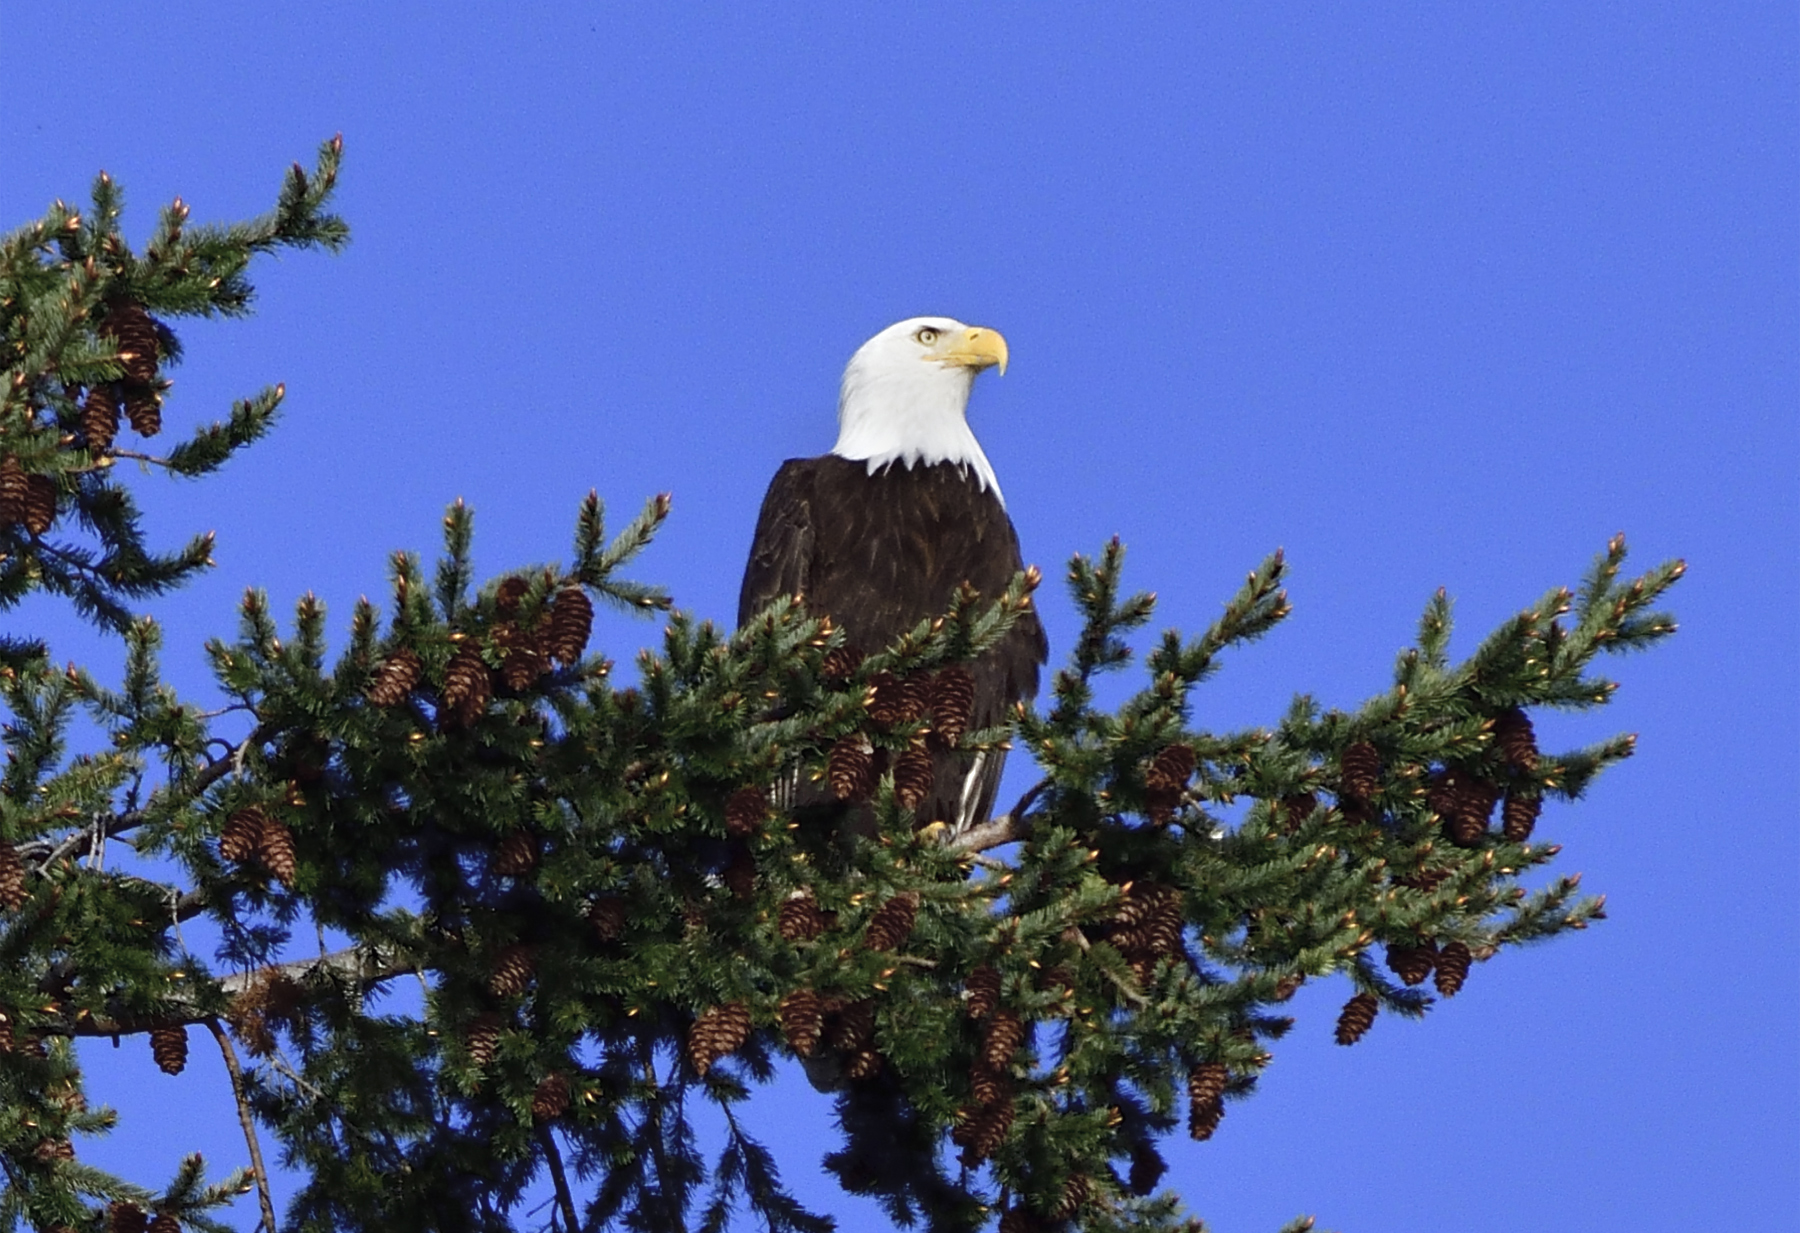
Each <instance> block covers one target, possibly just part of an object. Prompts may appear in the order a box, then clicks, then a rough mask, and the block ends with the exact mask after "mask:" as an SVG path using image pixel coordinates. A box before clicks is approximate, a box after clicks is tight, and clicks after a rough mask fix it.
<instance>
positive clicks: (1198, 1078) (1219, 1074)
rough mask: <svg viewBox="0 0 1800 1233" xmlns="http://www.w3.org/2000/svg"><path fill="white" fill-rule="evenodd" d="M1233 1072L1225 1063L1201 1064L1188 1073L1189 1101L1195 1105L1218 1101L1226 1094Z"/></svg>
mask: <svg viewBox="0 0 1800 1233" xmlns="http://www.w3.org/2000/svg"><path fill="white" fill-rule="evenodd" d="M1230 1079H1231V1071H1230V1070H1229V1069H1227V1068H1226V1066H1225V1063H1223V1062H1201V1063H1200V1064H1199V1065H1197V1066H1195V1067H1194V1068H1193V1069H1192V1070H1190V1071H1188V1099H1189V1100H1191V1101H1193V1102H1194V1103H1195V1104H1204V1103H1205V1102H1206V1101H1209V1100H1217V1099H1219V1098H1220V1097H1221V1096H1223V1095H1224V1094H1225V1084H1226V1083H1227V1082H1229V1081H1230Z"/></svg>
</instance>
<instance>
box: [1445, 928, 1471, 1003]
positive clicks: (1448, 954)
mask: <svg viewBox="0 0 1800 1233" xmlns="http://www.w3.org/2000/svg"><path fill="white" fill-rule="evenodd" d="M1474 957H1475V956H1474V955H1473V954H1471V953H1470V951H1469V948H1468V947H1467V946H1466V945H1464V944H1463V943H1461V942H1447V943H1445V944H1444V949H1443V950H1441V951H1439V952H1438V957H1437V991H1438V992H1439V993H1441V994H1443V995H1444V996H1445V997H1447V998H1453V997H1455V996H1456V994H1457V991H1458V990H1460V989H1461V988H1462V987H1463V982H1464V981H1466V980H1468V979H1469V964H1470V962H1471V961H1472V960H1473V959H1474Z"/></svg>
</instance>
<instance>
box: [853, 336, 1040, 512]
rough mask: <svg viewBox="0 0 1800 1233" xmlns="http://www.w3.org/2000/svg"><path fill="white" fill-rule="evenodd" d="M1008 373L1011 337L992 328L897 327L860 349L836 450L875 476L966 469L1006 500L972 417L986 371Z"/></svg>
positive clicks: (980, 482) (981, 483) (856, 356)
mask: <svg viewBox="0 0 1800 1233" xmlns="http://www.w3.org/2000/svg"><path fill="white" fill-rule="evenodd" d="M995 366H998V367H999V369H1000V371H1001V372H1005V371H1006V340H1005V339H1004V338H1002V337H1000V333H999V331H997V330H990V329H988V328H987V327H986V326H980V325H964V324H963V323H962V322H960V321H952V320H951V319H950V318H948V317H912V318H909V319H908V320H905V321H901V322H897V323H896V324H894V325H890V326H888V328H887V329H885V330H883V331H881V333H879V334H877V335H875V337H873V338H871V339H870V340H869V341H868V342H866V343H864V344H863V345H862V346H860V347H858V348H857V349H856V354H855V355H853V356H851V357H850V363H849V364H848V365H847V366H846V367H845V368H844V384H843V386H842V387H841V388H840V389H839V391H838V439H837V444H836V445H835V446H833V447H832V450H831V452H832V453H834V454H836V455H837V456H838V457H839V458H850V459H855V460H857V461H866V462H867V463H868V466H869V474H870V475H873V474H875V472H876V471H878V470H880V469H881V468H882V467H884V466H886V465H887V464H889V463H893V462H903V463H905V464H906V466H907V469H908V470H911V469H912V467H913V466H914V465H915V464H917V463H926V464H927V465H929V464H931V463H938V462H948V463H954V464H956V465H957V466H960V467H966V468H968V469H969V470H970V471H973V472H974V474H975V478H976V481H977V482H978V483H979V484H980V485H981V486H982V487H983V488H991V489H993V492H994V495H995V496H996V497H999V496H1000V484H999V481H997V480H996V479H995V478H994V468H993V466H992V465H991V464H990V463H989V462H988V460H987V455H986V454H983V453H982V452H981V445H980V443H979V442H977V441H976V440H975V434H974V433H973V432H971V431H969V421H968V419H967V418H966V417H965V413H966V412H967V410H968V406H969V391H970V389H972V388H973V387H974V385H975V378H976V376H977V375H978V374H979V373H980V372H981V371H982V369H984V368H993V367H995Z"/></svg>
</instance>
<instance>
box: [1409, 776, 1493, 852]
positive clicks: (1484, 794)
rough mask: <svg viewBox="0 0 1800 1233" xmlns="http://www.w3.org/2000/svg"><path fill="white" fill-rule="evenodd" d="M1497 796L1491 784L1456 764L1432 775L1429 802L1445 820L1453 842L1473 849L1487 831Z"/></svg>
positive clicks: (1445, 826)
mask: <svg viewBox="0 0 1800 1233" xmlns="http://www.w3.org/2000/svg"><path fill="white" fill-rule="evenodd" d="M1497 797H1498V793H1496V792H1495V791H1494V788H1493V786H1492V785H1491V784H1486V783H1482V782H1481V781H1479V780H1477V779H1476V778H1475V777H1474V776H1472V775H1470V774H1469V773H1468V772H1467V771H1462V770H1457V769H1455V768H1453V767H1452V768H1447V769H1445V770H1442V771H1439V772H1438V773H1437V774H1436V775H1433V776H1432V777H1431V790H1430V792H1429V793H1428V795H1427V796H1426V798H1425V803H1426V805H1427V807H1428V808H1430V810H1431V811H1432V812H1433V813H1435V814H1437V815H1438V817H1440V818H1442V819H1443V823H1444V834H1445V836H1446V837H1447V838H1448V839H1449V840H1450V842H1451V843H1453V844H1455V845H1456V846H1458V847H1460V848H1470V847H1474V846H1476V845H1477V844H1479V843H1480V842H1481V840H1482V837H1483V836H1484V835H1486V834H1487V826H1488V815H1490V814H1491V813H1493V811H1494V801H1495V800H1496V799H1497Z"/></svg>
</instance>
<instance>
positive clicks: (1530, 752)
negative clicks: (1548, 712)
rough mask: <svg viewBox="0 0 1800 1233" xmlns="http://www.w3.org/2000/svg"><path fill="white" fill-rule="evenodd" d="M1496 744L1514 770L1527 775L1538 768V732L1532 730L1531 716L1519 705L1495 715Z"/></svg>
mask: <svg viewBox="0 0 1800 1233" xmlns="http://www.w3.org/2000/svg"><path fill="white" fill-rule="evenodd" d="M1494 744H1495V745H1496V746H1497V747H1498V748H1499V750H1500V755H1501V756H1502V757H1503V758H1505V759H1506V764H1507V766H1509V767H1511V768H1512V769H1513V770H1515V771H1519V772H1521V773H1523V774H1527V775H1529V774H1530V773H1531V772H1533V771H1535V770H1537V765H1538V747H1537V733H1536V732H1534V731H1533V730H1532V727H1531V717H1530V716H1529V715H1527V714H1526V713H1525V712H1524V711H1521V710H1520V709H1519V708H1518V707H1516V706H1515V707H1513V708H1512V709H1511V710H1506V711H1502V712H1500V714H1498V715H1496V716H1495V717H1494Z"/></svg>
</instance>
